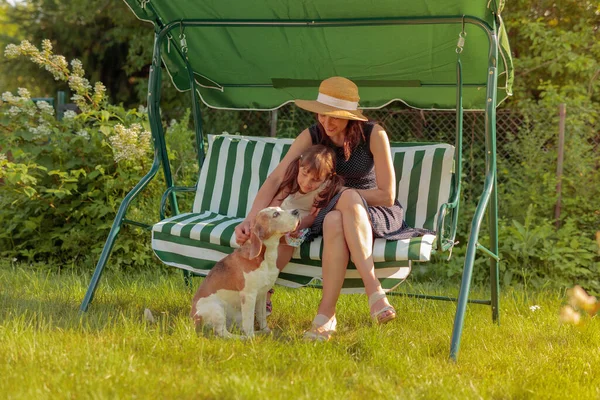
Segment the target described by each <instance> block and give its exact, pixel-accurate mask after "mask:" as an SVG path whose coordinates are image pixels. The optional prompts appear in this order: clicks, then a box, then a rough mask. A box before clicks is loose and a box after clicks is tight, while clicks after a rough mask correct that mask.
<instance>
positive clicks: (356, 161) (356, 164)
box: [308, 123, 434, 240]
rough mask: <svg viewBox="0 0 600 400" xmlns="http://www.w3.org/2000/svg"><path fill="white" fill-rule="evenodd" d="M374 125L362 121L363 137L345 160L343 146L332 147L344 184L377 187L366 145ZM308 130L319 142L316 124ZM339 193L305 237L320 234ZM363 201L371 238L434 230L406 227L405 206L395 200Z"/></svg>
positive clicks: (318, 216) (402, 237)
mask: <svg viewBox="0 0 600 400" xmlns="http://www.w3.org/2000/svg"><path fill="white" fill-rule="evenodd" d="M373 126H374V123H366V124H365V125H364V135H365V139H366V141H364V142H361V143H360V144H359V145H358V146H357V147H356V148H355V149H354V150H353V151H352V154H351V155H350V158H349V159H348V160H347V161H346V160H345V158H344V149H343V148H342V147H337V146H335V147H333V148H334V150H335V154H336V173H337V174H338V175H340V176H342V177H343V178H344V180H345V184H344V186H346V187H350V188H355V189H375V188H376V187H377V182H376V180H375V163H374V161H373V154H372V153H371V149H370V146H369V143H370V138H371V132H372V130H373ZM309 132H310V136H311V139H312V143H313V144H319V143H321V132H319V129H318V128H317V125H313V126H311V127H310V128H309ZM340 195H341V193H338V194H337V195H336V196H334V197H333V199H331V202H330V203H329V204H328V205H327V206H326V207H323V208H322V209H321V211H320V212H319V214H318V215H317V217H316V218H315V222H314V223H313V225H312V227H311V230H310V235H309V237H308V240H311V239H313V238H314V237H315V236H319V235H322V234H323V220H324V219H325V216H326V215H327V213H328V212H329V211H331V210H333V209H334V208H335V205H336V204H337V202H338V200H339V198H340ZM363 202H364V204H365V207H366V208H367V213H368V214H369V218H370V220H371V227H372V228H373V237H374V238H385V239H387V240H400V239H408V238H412V237H416V236H423V235H424V234H426V233H434V232H432V231H429V230H427V229H415V228H410V227H408V226H407V225H406V222H405V221H404V210H403V209H402V206H401V205H400V203H399V202H398V200H396V201H395V202H394V204H393V205H392V206H391V207H384V206H367V202H366V201H365V200H364V199H363Z"/></svg>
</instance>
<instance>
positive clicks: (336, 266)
mask: <svg viewBox="0 0 600 400" xmlns="http://www.w3.org/2000/svg"><path fill="white" fill-rule="evenodd" d="M323 249H326V250H327V251H324V252H323V259H322V260H321V264H322V268H323V294H322V297H321V303H320V304H319V312H318V313H319V314H323V315H325V316H327V317H329V318H331V317H332V316H333V315H334V314H335V305H336V303H337V300H338V298H339V297H340V291H341V290H342V285H343V283H344V277H345V275H346V267H347V266H348V260H349V257H350V254H349V252H348V246H346V240H345V238H344V228H343V220H342V213H341V212H339V211H337V210H332V211H330V212H329V213H328V214H327V216H326V217H325V220H324V221H323Z"/></svg>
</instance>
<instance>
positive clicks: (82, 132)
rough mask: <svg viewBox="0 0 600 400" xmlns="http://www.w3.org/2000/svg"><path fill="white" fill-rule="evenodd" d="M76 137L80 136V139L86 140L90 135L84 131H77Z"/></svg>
mask: <svg viewBox="0 0 600 400" xmlns="http://www.w3.org/2000/svg"><path fill="white" fill-rule="evenodd" d="M77 136H81V137H82V138H84V139H88V140H89V139H90V134H89V133H88V131H86V130H85V129H81V130H79V131H77Z"/></svg>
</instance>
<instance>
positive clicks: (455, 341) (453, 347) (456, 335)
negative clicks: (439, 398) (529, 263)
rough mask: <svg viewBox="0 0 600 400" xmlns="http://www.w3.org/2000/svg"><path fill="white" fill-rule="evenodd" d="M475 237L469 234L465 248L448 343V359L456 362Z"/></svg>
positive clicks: (466, 300)
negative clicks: (450, 339) (458, 291)
mask: <svg viewBox="0 0 600 400" xmlns="http://www.w3.org/2000/svg"><path fill="white" fill-rule="evenodd" d="M474 237H475V240H472V239H474ZM476 237H477V235H476V234H475V235H473V232H471V238H470V239H471V240H470V241H469V246H468V247H467V254H466V257H465V267H464V269H463V275H462V282H461V285H460V293H459V295H458V304H457V307H456V315H455V316H454V327H453V329H452V341H451V343H450V359H452V360H454V361H456V359H457V357H458V349H459V348H460V338H461V336H462V329H463V324H464V321H465V312H466V309H467V302H468V300H469V290H470V286H471V277H472V275H473V262H474V261H475V250H476V245H475V242H476V241H477V239H476Z"/></svg>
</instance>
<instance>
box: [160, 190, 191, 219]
mask: <svg viewBox="0 0 600 400" xmlns="http://www.w3.org/2000/svg"><path fill="white" fill-rule="evenodd" d="M195 191H196V186H172V187H170V188H167V190H165V192H164V193H163V195H162V198H161V199H160V211H159V215H160V220H161V221H162V220H163V219H165V209H166V207H167V199H168V198H169V196H170V195H171V193H175V192H195Z"/></svg>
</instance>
